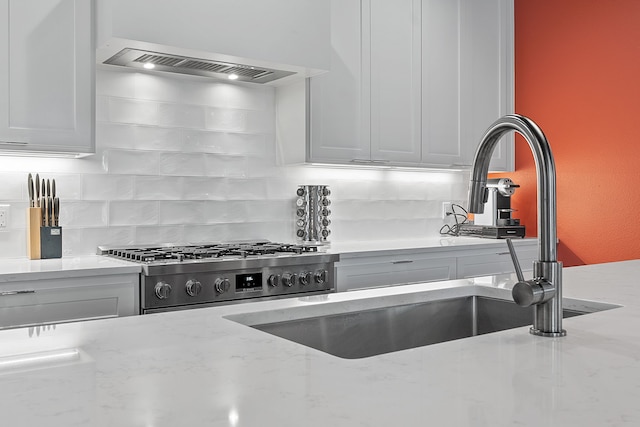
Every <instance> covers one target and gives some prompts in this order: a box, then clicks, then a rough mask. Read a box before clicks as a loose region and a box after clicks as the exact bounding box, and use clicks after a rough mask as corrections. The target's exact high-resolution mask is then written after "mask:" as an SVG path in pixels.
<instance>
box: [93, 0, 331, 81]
mask: <svg viewBox="0 0 640 427" xmlns="http://www.w3.org/2000/svg"><path fill="white" fill-rule="evenodd" d="M329 2H330V0H260V1H256V0H207V1H203V0H162V1H158V0H97V4H98V51H97V59H98V62H100V63H102V62H104V60H106V59H108V58H109V57H111V56H112V55H114V54H116V53H117V52H119V51H120V50H122V49H124V48H136V49H142V50H149V51H152V52H157V53H163V54H173V55H182V56H186V57H191V58H199V59H205V60H217V61H227V62H233V63H242V64H243V65H252V66H258V67H271V68H278V69H281V70H290V71H293V72H296V73H299V75H302V76H303V77H308V76H310V75H315V74H318V73H321V72H325V71H326V70H328V69H329V65H330V44H329V39H330V16H329V15H330V7H329ZM299 75H298V76H299Z"/></svg>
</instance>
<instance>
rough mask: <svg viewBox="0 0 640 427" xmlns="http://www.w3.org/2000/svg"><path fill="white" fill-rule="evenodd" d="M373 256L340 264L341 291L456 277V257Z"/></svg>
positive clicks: (338, 275)
mask: <svg viewBox="0 0 640 427" xmlns="http://www.w3.org/2000/svg"><path fill="white" fill-rule="evenodd" d="M380 258H382V257H371V258H368V259H367V260H370V261H371V262H369V263H367V262H362V261H363V260H362V261H360V263H358V264H354V265H338V266H336V281H337V288H338V292H343V291H351V290H356V289H365V288H374V287H380V286H394V285H405V284H408V283H417V282H435V281H439V280H449V279H454V278H455V275H456V259H455V258H453V257H451V258H417V259H416V258H415V257H393V258H392V257H389V258H387V257H384V258H383V259H380Z"/></svg>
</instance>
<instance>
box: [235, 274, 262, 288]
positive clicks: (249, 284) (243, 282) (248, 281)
mask: <svg viewBox="0 0 640 427" xmlns="http://www.w3.org/2000/svg"><path fill="white" fill-rule="evenodd" d="M261 289H262V273H247V274H236V291H238V292H246V291H259V290H261Z"/></svg>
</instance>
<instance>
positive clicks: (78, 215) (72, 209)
mask: <svg viewBox="0 0 640 427" xmlns="http://www.w3.org/2000/svg"><path fill="white" fill-rule="evenodd" d="M60 225H61V226H62V227H73V228H79V227H106V226H107V225H109V217H108V211H107V202H106V201H65V200H61V201H60Z"/></svg>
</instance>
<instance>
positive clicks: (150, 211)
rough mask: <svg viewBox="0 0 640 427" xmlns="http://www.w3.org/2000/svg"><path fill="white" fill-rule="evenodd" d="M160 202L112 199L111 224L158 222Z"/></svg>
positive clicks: (110, 204)
mask: <svg viewBox="0 0 640 427" xmlns="http://www.w3.org/2000/svg"><path fill="white" fill-rule="evenodd" d="M158 216H159V215H158V202H154V201H112V202H109V225H110V226H112V225H116V226H118V225H153V224H158Z"/></svg>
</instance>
